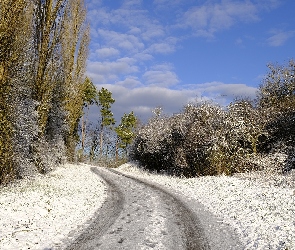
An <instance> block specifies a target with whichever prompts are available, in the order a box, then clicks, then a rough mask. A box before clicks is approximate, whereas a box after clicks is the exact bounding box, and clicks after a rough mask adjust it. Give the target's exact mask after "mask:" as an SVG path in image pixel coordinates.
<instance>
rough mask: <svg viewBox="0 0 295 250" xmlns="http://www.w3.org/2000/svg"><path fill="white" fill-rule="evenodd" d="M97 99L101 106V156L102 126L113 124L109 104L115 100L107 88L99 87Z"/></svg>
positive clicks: (101, 150)
mask: <svg viewBox="0 0 295 250" xmlns="http://www.w3.org/2000/svg"><path fill="white" fill-rule="evenodd" d="M98 101H99V106H100V107H101V108H100V114H101V125H100V126H101V130H100V156H102V152H103V132H104V128H107V127H109V126H110V125H114V124H115V122H116V121H115V119H114V115H113V113H112V111H111V104H113V103H114V102H115V99H113V98H112V93H111V92H110V91H109V90H107V89H105V88H101V90H100V91H99V92H98Z"/></svg>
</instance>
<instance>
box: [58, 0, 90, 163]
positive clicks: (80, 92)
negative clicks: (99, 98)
mask: <svg viewBox="0 0 295 250" xmlns="http://www.w3.org/2000/svg"><path fill="white" fill-rule="evenodd" d="M88 45H89V24H87V22H86V8H85V3H84V0H72V1H70V2H69V4H68V5H67V8H66V10H65V20H64V26H63V37H62V54H63V68H64V74H65V87H64V88H65V94H64V108H65V110H66V112H67V124H68V133H67V136H66V147H67V156H68V159H69V160H70V161H73V160H74V156H75V148H76V145H77V142H78V141H79V136H78V125H79V121H80V119H81V117H82V115H83V105H84V100H83V98H84V89H83V88H84V86H83V83H84V81H85V76H84V74H85V69H86V59H87V55H88Z"/></svg>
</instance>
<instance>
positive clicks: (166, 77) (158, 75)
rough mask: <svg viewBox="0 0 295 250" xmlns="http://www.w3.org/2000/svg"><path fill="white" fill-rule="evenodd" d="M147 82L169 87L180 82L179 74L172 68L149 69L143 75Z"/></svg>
mask: <svg viewBox="0 0 295 250" xmlns="http://www.w3.org/2000/svg"><path fill="white" fill-rule="evenodd" d="M143 79H144V82H145V84H147V85H154V86H162V87H168V86H173V85H176V84H178V83H179V79H178V77H177V75H176V74H175V73H174V72H172V71H170V70H149V71H146V72H145V73H144V75H143Z"/></svg>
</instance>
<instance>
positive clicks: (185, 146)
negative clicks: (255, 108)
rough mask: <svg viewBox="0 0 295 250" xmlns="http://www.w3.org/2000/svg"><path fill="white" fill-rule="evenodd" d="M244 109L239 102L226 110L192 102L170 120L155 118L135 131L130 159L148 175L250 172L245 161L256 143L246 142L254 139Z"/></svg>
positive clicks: (253, 165) (208, 104) (252, 166)
mask: <svg viewBox="0 0 295 250" xmlns="http://www.w3.org/2000/svg"><path fill="white" fill-rule="evenodd" d="M242 104H243V105H242ZM245 107H248V106H247V105H246V104H245V103H243V102H240V103H239V104H237V105H234V106H233V107H231V108H230V111H226V110H223V109H222V108H221V107H219V106H217V105H214V104H212V103H199V104H198V103H197V104H190V105H187V106H186V107H185V108H184V110H183V112H182V113H180V114H176V115H173V116H171V117H159V116H157V117H154V118H152V119H151V120H150V121H149V122H148V123H147V124H146V125H145V126H143V127H142V128H141V129H140V130H139V131H138V133H137V135H136V137H135V141H134V143H133V146H132V149H131V153H130V157H131V159H132V160H136V161H139V162H140V163H141V165H143V166H144V167H145V168H147V169H149V170H156V171H165V172H167V173H168V174H173V175H184V176H196V175H216V174H221V173H225V174H232V173H235V172H241V171H247V170H249V169H254V168H255V164H254V163H251V161H249V160H248V158H249V157H248V156H249V155H250V154H251V153H253V151H254V150H253V145H254V146H255V147H256V143H257V142H256V141H255V143H254V142H253V140H251V139H252V137H253V138H256V137H258V136H256V134H255V133H254V132H253V131H251V130H250V129H249V128H248V126H247V125H246V123H245V121H244V120H245V119H246V118H245V117H243V116H242V114H243V113H244V111H245V110H244V109H245ZM248 108H249V107H248ZM238 111H239V112H240V113H239V112H238ZM245 112H246V111H245ZM239 119H240V120H239ZM243 119H244V120H243ZM237 120H239V122H236V121H237ZM255 132H257V131H256V130H255ZM257 133H258V132H257ZM255 136H256V137H255Z"/></svg>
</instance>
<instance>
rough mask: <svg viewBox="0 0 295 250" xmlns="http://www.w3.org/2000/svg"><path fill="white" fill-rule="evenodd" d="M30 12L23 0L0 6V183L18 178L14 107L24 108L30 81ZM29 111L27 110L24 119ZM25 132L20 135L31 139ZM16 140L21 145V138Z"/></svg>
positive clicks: (8, 1)
mask: <svg viewBox="0 0 295 250" xmlns="http://www.w3.org/2000/svg"><path fill="white" fill-rule="evenodd" d="M31 10H32V4H31V2H29V1H26V0H3V1H2V0H1V2H0V183H5V182H8V181H9V180H10V179H12V178H14V177H15V176H18V175H20V171H19V170H20V169H19V168H18V166H17V161H16V158H18V159H20V158H22V157H20V155H18V153H19V152H16V150H18V149H19V148H20V147H18V146H17V142H18V141H17V140H16V133H17V132H19V129H18V127H17V126H18V123H17V122H16V119H17V118H18V117H17V115H18V111H19V110H20V107H17V105H23V104H24V102H23V100H25V99H26V93H25V92H26V90H27V87H28V86H27V84H28V80H29V73H28V72H27V70H28V65H30V60H31V58H30V56H31V55H29V52H28V51H26V50H27V49H29V48H28V42H29V40H30V38H31V37H30V36H31V29H30V28H31V25H30V24H31V23H30V22H31V16H30V15H31V14H32V12H31ZM25 77H26V79H25ZM20 95H22V98H19V97H20ZM23 111H24V110H23ZM30 111H31V110H30V108H28V109H27V111H26V113H25V114H24V115H26V114H28V113H29V112H30ZM22 117H23V116H22ZM22 117H20V120H21V118H22ZM27 118H28V117H27ZM30 118H32V117H29V119H28V120H30ZM21 121H23V120H21ZM24 132H25V131H22V133H21V134H22V135H24V136H27V135H28V137H30V136H29V134H28V133H27V134H25V133H24ZM19 139H20V142H22V141H23V139H24V137H21V138H19Z"/></svg>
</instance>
